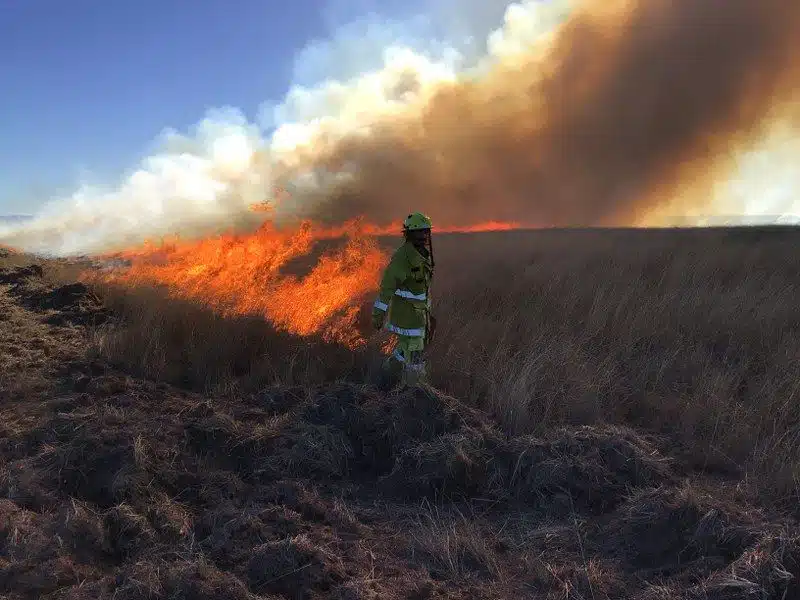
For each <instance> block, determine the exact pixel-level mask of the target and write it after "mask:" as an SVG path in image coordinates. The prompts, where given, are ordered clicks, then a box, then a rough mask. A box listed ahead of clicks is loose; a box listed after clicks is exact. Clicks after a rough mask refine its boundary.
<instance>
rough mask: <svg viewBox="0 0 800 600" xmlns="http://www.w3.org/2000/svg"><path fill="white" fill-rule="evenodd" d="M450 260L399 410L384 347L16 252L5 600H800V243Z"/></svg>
mask: <svg viewBox="0 0 800 600" xmlns="http://www.w3.org/2000/svg"><path fill="white" fill-rule="evenodd" d="M396 241H397V240H396V239H386V240H382V243H385V244H387V245H388V246H387V247H390V246H391V245H392V244H394V243H396ZM435 242H436V262H437V276H436V281H435V290H434V291H435V298H434V306H435V310H436V313H437V316H438V320H439V330H438V331H437V337H436V340H435V342H434V344H433V346H432V348H431V353H430V358H429V360H430V365H431V384H432V387H431V388H421V389H412V390H405V391H393V392H384V391H380V390H379V389H378V388H376V386H375V385H373V381H374V379H373V376H374V373H375V368H376V365H377V363H378V361H379V360H380V356H379V352H378V348H379V346H380V343H381V342H382V341H383V340H382V337H381V336H380V335H379V336H373V337H372V338H370V341H369V343H368V344H366V345H365V346H362V347H359V348H358V349H356V350H350V349H348V348H345V347H343V346H339V345H337V344H335V343H332V342H325V341H323V340H321V339H317V338H315V337H314V336H306V337H299V336H294V335H291V334H289V333H285V332H280V331H276V330H275V328H274V327H272V326H271V325H269V324H268V323H267V322H265V321H264V320H263V319H260V318H258V317H255V316H239V317H228V316H222V315H220V314H219V313H217V312H214V311H212V310H210V309H209V308H208V307H205V306H203V305H202V304H200V303H197V302H192V301H188V300H183V301H180V300H177V299H175V298H172V297H169V296H167V295H166V294H165V293H164V292H163V291H162V290H159V289H158V288H156V287H146V286H141V287H136V288H126V287H119V286H114V285H109V284H102V285H84V284H80V283H75V281H76V279H77V273H76V271H75V269H76V268H77V267H75V266H70V265H68V264H66V263H63V262H59V263H54V262H52V261H35V260H33V259H30V258H27V257H20V256H15V255H9V256H6V257H5V258H0V319H2V322H1V323H0V394H2V397H3V402H2V406H0V411H2V414H0V594H5V596H6V597H9V598H13V599H21V598H59V599H61V598H76V599H77V598H112V597H113V598H117V599H139V598H142V599H144V598H163V599H167V598H175V599H177V598H186V599H188V598H192V599H206V598H207V599H211V598H242V599H244V598H276V599H277V598H291V599H294V598H339V599H342V600H344V599H348V600H358V599H368V598H370V599H384V598H386V599H409V600H410V599H425V598H429V599H434V598H437V599H438V598H453V599H460V598H464V599H466V598H487V599H489V598H547V599H565V600H566V599H568V598H569V599H579V598H585V599H587V600H588V599H592V600H600V599H612V598H613V599H616V598H639V599H642V600H644V599H653V600H661V599H664V600H666V599H672V598H687V599H688V598H692V599H695V598H696V599H698V600H699V599H701V598H703V599H704V598H714V599H723V598H724V599H738V598H776V599H778V598H787V599H788V598H798V597H800V583H798V579H797V578H798V577H800V529H798V527H797V517H798V511H797V506H798V502H797V500H798V491H800V433H799V432H800V428H798V423H799V422H800V418H799V417H800V408H798V404H797V402H798V399H797V397H796V389H797V386H798V385H800V366H798V360H797V358H798V356H800V311H798V310H797V308H796V298H797V297H798V294H797V290H798V286H800V259H798V257H800V231H797V230H793V229H775V230H769V229H748V230H721V229H720V230H685V231H677V230H662V231H658V230H649V231H644V230H642V231H631V230H628V231H624V230H619V231H611V230H566V231H565V230H551V231H541V232H526V231H512V232H502V233H501V232H496V233H480V234H452V235H441V236H438V237H437V238H436V240H435ZM12 263H13V264H12ZM32 263H37V264H39V265H40V268H36V267H33V268H31V267H30V266H29V265H30V264H32ZM295 268H298V269H300V270H301V271H302V269H303V268H304V267H303V265H299V266H297V265H295ZM301 275H302V273H301ZM315 300H318V299H309V303H310V304H313V301H315ZM371 301H372V298H371V297H365V298H363V304H364V307H368V306H369V304H371ZM367 320H368V319H367ZM365 331H366V329H365Z"/></svg>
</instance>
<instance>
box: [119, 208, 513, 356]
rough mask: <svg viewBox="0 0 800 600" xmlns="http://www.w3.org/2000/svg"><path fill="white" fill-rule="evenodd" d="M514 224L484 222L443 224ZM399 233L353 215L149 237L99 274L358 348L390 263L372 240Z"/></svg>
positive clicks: (479, 227)
mask: <svg viewBox="0 0 800 600" xmlns="http://www.w3.org/2000/svg"><path fill="white" fill-rule="evenodd" d="M516 227H517V225H516V224H508V223H485V224H479V225H476V226H473V227H469V228H467V227H463V228H445V229H444V230H445V231H488V230H507V229H513V228H516ZM437 230H439V231H441V229H440V228H437ZM400 232H401V226H400V224H397V225H392V226H389V227H377V226H373V225H369V224H365V223H362V222H360V221H358V220H356V221H352V222H350V223H347V224H345V225H342V226H340V227H327V228H322V227H316V226H314V225H312V224H311V223H310V222H304V223H302V224H301V225H300V226H299V227H295V228H291V229H284V230H281V229H278V228H276V227H275V225H274V224H273V223H271V222H267V223H265V224H263V225H262V226H261V227H260V228H259V229H258V230H257V231H256V232H255V233H252V234H249V235H223V236H219V237H215V238H210V239H205V240H200V241H194V242H188V241H181V240H180V239H178V238H173V239H165V240H162V241H161V243H159V244H155V243H152V242H150V243H146V244H144V245H143V246H141V247H139V248H133V249H130V250H128V251H125V252H121V253H118V254H116V255H114V258H118V259H123V260H126V261H129V263H130V267H129V268H127V269H122V270H113V271H111V272H109V273H107V274H106V275H105V276H104V277H105V278H106V279H107V280H111V281H115V282H118V283H124V284H126V285H131V286H135V285H140V284H156V285H163V286H166V288H167V289H168V290H169V293H170V294H171V295H173V296H174V297H179V298H184V299H192V300H197V301H200V302H202V303H203V304H205V305H207V306H209V307H211V308H213V309H214V310H216V311H218V312H220V313H222V314H227V315H259V316H263V317H264V318H266V319H267V320H269V321H270V322H271V323H272V324H273V325H274V326H275V327H276V328H278V329H280V330H283V331H287V332H289V333H293V334H296V335H301V336H310V335H320V336H322V337H323V339H325V340H328V341H333V342H338V343H342V344H344V345H346V346H348V347H351V348H355V347H358V346H360V345H362V344H364V343H365V342H366V340H365V338H364V336H363V334H362V333H360V331H359V327H358V318H359V310H360V307H361V305H362V304H363V302H364V300H365V299H366V298H367V297H368V296H370V295H372V294H374V293H375V291H376V290H377V287H378V282H379V280H380V276H381V272H382V269H383V268H384V266H385V265H386V262H387V261H388V254H387V252H386V251H385V250H384V249H382V248H380V247H379V245H378V243H377V240H376V239H375V238H376V237H377V236H394V235H399V234H400ZM335 239H342V240H343V241H344V244H343V245H340V246H339V247H338V248H335V249H333V250H329V251H328V252H323V253H321V254H319V253H317V254H319V255H318V256H315V252H316V250H315V247H316V245H317V244H318V243H319V242H321V241H324V240H335ZM298 260H302V261H303V263H304V264H305V266H306V268H308V267H309V266H310V267H311V268H310V270H308V271H307V274H306V275H303V276H297V275H293V274H291V270H292V267H293V265H295V261H298ZM295 266H296V265H295Z"/></svg>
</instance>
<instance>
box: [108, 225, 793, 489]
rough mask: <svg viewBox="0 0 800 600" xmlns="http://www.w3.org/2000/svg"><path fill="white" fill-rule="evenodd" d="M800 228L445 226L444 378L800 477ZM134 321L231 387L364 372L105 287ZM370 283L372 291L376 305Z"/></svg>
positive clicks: (112, 339) (161, 375)
mask: <svg viewBox="0 0 800 600" xmlns="http://www.w3.org/2000/svg"><path fill="white" fill-rule="evenodd" d="M798 257H800V232H796V231H793V230H790V231H784V232H774V233H771V232H764V231H761V230H752V231H749V232H742V231H738V232H737V231H721V230H717V231H683V232H679V231H577V230H576V231H544V232H511V233H491V234H470V235H450V236H439V237H437V240H436V260H437V275H436V282H435V289H434V294H435V299H434V305H435V310H436V314H437V316H438V321H439V330H438V332H437V339H436V340H435V342H434V344H433V346H432V347H431V353H430V364H431V379H432V383H433V384H434V385H435V386H437V387H438V388H440V389H442V390H443V391H445V392H447V393H449V394H452V395H454V396H457V397H460V398H462V399H465V400H469V401H471V402H472V403H474V404H477V405H480V406H482V407H484V408H486V409H487V410H489V411H490V412H492V413H493V414H494V415H495V416H496V418H497V419H498V421H499V422H500V423H501V424H502V426H503V427H504V428H505V429H506V430H507V431H508V432H509V433H521V432H537V431H541V430H542V429H543V428H547V427H551V426H554V425H557V424H561V423H572V424H581V423H594V422H598V421H606V422H619V423H631V424H634V425H637V426H641V427H646V428H648V429H652V430H656V431H659V432H663V433H666V434H669V435H670V436H671V439H673V440H675V442H676V444H680V445H681V446H682V447H684V448H685V452H686V455H687V457H688V458H691V459H692V460H693V461H695V462H696V463H697V464H698V465H699V466H708V467H727V468H739V469H743V471H744V474H745V475H746V476H747V477H748V478H751V479H752V480H753V481H756V482H757V483H758V484H759V485H762V486H764V490H765V492H768V493H769V495H770V496H771V497H773V498H775V499H779V500H785V501H791V500H793V499H796V496H797V493H798V490H800V485H799V480H798V478H799V477H800V460H798V459H799V458H800V428H798V424H800V409H798V404H797V401H798V399H797V389H798V386H800V365H799V363H798V357H800V311H798V310H797V309H796V308H795V305H796V302H797V297H798V293H797V292H798V285H799V284H800V260H799V259H798ZM101 293H102V294H104V295H105V297H106V298H107V299H108V302H109V303H110V304H112V308H114V309H115V311H116V312H117V314H120V315H122V317H123V318H124V320H125V324H124V326H122V327H121V328H116V329H110V330H106V331H101V332H97V334H96V343H95V351H96V352H97V353H99V354H100V355H102V356H104V357H105V358H107V359H110V360H112V361H114V362H117V363H121V364H124V365H126V366H127V367H129V368H132V369H134V370H135V371H136V372H138V373H140V374H142V375H145V376H148V377H152V378H155V379H163V380H166V381H170V382H172V383H178V384H181V385H186V386H188V387H194V388H199V389H205V390H207V391H211V392H214V393H224V392H229V393H246V392H248V391H251V390H254V389H257V388H258V387H260V386H262V387H263V386H265V385H269V384H271V383H283V384H287V383H288V384H296V385H307V384H309V383H314V382H324V381H329V380H333V379H343V378H344V379H347V378H351V379H352V378H354V379H363V378H365V377H369V376H370V373H371V372H372V371H371V370H372V369H373V368H374V366H375V361H376V350H375V346H374V345H371V346H370V347H368V348H366V349H363V350H361V351H359V352H356V353H352V352H350V351H348V350H346V349H344V348H339V347H335V346H332V345H328V344H323V343H321V342H319V341H317V340H308V339H298V338H294V337H292V336H288V335H285V334H282V333H279V332H276V331H274V330H273V329H272V328H271V327H270V326H269V325H268V324H266V323H264V322H263V321H261V320H259V319H256V318H242V319H226V318H222V317H220V316H217V315H214V314H213V313H212V312H210V311H208V310H206V309H204V308H202V307H199V306H196V305H193V304H191V303H185V302H175V301H168V300H166V299H165V296H164V295H163V294H161V293H160V292H158V291H157V290H144V289H143V290H136V291H133V292H131V291H120V290H115V289H113V288H106V289H105V290H101ZM370 302H371V299H365V307H368V306H369V303H370Z"/></svg>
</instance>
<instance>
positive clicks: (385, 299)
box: [373, 242, 433, 337]
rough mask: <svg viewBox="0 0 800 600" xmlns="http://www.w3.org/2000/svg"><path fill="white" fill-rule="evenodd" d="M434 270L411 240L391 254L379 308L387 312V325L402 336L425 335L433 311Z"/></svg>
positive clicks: (382, 280)
mask: <svg viewBox="0 0 800 600" xmlns="http://www.w3.org/2000/svg"><path fill="white" fill-rule="evenodd" d="M432 278H433V269H432V267H431V263H430V259H429V258H426V257H424V256H423V255H422V254H420V253H419V251H418V250H417V249H416V248H414V245H413V244H411V243H410V242H405V243H404V244H403V245H402V246H400V247H399V248H398V249H397V250H396V251H395V253H394V255H392V259H391V261H390V262H389V264H388V265H387V267H386V270H385V271H384V272H383V278H382V279H381V287H380V292H379V294H378V298H377V300H376V301H375V305H374V309H373V310H376V311H378V310H379V311H383V312H388V313H389V315H388V319H387V325H386V328H387V329H388V330H389V331H392V332H394V333H397V334H399V335H407V336H412V337H423V336H424V335H425V325H426V324H427V312H428V311H429V310H430V306H431V299H430V295H429V291H430V283H431V279H432Z"/></svg>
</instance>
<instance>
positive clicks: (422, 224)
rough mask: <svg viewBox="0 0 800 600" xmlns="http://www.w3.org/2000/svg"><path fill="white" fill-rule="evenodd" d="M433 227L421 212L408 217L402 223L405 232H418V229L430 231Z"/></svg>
mask: <svg viewBox="0 0 800 600" xmlns="http://www.w3.org/2000/svg"><path fill="white" fill-rule="evenodd" d="M432 226H433V224H432V223H431V220H430V218H429V217H427V216H426V215H423V214H422V213H421V212H415V213H411V214H410V215H408V216H407V217H406V218H405V220H404V221H403V229H404V230H406V231H419V230H420V229H430V228H431V227H432Z"/></svg>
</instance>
